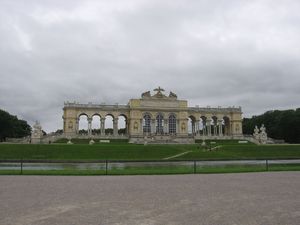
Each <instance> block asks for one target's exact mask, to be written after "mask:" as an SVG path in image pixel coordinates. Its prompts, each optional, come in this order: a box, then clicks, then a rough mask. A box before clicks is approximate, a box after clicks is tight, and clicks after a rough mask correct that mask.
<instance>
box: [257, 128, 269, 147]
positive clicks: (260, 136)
mask: <svg viewBox="0 0 300 225" xmlns="http://www.w3.org/2000/svg"><path fill="white" fill-rule="evenodd" d="M253 137H254V138H255V139H256V140H258V141H259V143H260V144H267V141H268V135H267V132H266V128H265V126H264V124H262V125H261V127H260V128H259V129H258V127H257V126H255V128H254V133H253Z"/></svg>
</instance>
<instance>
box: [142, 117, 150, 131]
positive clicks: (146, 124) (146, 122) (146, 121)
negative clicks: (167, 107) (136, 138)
mask: <svg viewBox="0 0 300 225" xmlns="http://www.w3.org/2000/svg"><path fill="white" fill-rule="evenodd" d="M143 131H144V133H150V132H151V117H150V115H149V114H146V115H145V116H144V120H143Z"/></svg>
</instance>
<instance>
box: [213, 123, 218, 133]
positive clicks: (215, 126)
mask: <svg viewBox="0 0 300 225" xmlns="http://www.w3.org/2000/svg"><path fill="white" fill-rule="evenodd" d="M217 128H218V125H217V124H214V136H217V135H218V129H217Z"/></svg>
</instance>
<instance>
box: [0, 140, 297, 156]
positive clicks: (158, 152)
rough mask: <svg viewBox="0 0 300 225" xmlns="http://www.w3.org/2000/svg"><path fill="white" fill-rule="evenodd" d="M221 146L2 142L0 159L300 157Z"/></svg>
mask: <svg viewBox="0 0 300 225" xmlns="http://www.w3.org/2000/svg"><path fill="white" fill-rule="evenodd" d="M208 145H210V146H209V147H210V148H214V147H216V146H218V147H219V149H217V150H214V151H208V150H205V149H203V148H202V147H201V146H200V145H199V144H194V145H146V146H144V145H135V144H127V143H105V144H104V143H102V144H94V145H86V144H74V145H67V144H50V145H30V144H1V145H0V159H59V160H106V159H107V160H161V159H164V158H167V157H170V156H174V155H177V154H180V153H183V152H187V151H191V152H189V153H187V154H184V155H181V156H179V157H176V158H173V159H172V160H205V159H220V160H221V159H263V158H268V159H283V158H300V145H261V146H257V145H254V144H237V141H235V142H232V141H228V142H226V141H225V142H224V141H220V142H216V143H215V144H210V142H208Z"/></svg>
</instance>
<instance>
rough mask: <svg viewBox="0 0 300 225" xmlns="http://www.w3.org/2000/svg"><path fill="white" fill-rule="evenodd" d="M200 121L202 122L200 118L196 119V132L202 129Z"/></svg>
mask: <svg viewBox="0 0 300 225" xmlns="http://www.w3.org/2000/svg"><path fill="white" fill-rule="evenodd" d="M199 123H200V121H199V120H196V134H198V133H199V130H200V128H199Z"/></svg>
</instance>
